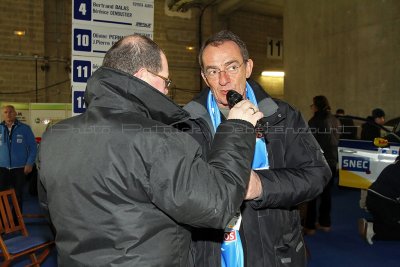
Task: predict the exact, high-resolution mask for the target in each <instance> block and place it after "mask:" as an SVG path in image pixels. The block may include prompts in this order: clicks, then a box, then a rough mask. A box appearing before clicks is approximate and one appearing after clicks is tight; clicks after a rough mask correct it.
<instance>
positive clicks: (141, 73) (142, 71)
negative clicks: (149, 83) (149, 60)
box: [133, 68, 147, 80]
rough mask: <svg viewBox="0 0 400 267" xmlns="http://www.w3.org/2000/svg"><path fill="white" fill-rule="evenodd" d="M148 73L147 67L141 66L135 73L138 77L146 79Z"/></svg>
mask: <svg viewBox="0 0 400 267" xmlns="http://www.w3.org/2000/svg"><path fill="white" fill-rule="evenodd" d="M146 75H147V70H146V69H145V68H140V69H139V70H138V71H137V72H136V73H134V74H133V76H135V77H136V78H139V79H141V80H144V77H145V76H146Z"/></svg>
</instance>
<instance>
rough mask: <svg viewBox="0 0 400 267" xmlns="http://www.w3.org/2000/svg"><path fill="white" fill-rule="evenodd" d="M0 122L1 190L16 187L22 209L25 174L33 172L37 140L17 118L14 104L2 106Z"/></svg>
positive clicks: (28, 128) (29, 129)
mask: <svg viewBox="0 0 400 267" xmlns="http://www.w3.org/2000/svg"><path fill="white" fill-rule="evenodd" d="M2 117H3V121H2V122H1V123H0V191H3V190H6V189H9V188H14V189H15V193H16V195H17V199H18V204H19V206H20V209H21V211H22V194H23V189H24V184H25V176H26V175H28V174H29V173H30V172H32V168H33V164H34V162H35V159H36V151H37V146H36V141H35V136H34V135H33V132H32V130H31V127H29V126H28V125H26V124H25V123H22V122H20V121H19V120H17V112H16V111H15V108H14V106H11V105H8V106H4V107H3V108H2Z"/></svg>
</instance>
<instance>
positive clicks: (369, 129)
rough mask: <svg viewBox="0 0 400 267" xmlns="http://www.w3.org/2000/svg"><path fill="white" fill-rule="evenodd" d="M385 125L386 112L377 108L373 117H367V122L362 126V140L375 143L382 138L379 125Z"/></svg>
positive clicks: (373, 112) (373, 111)
mask: <svg viewBox="0 0 400 267" xmlns="http://www.w3.org/2000/svg"><path fill="white" fill-rule="evenodd" d="M384 123H385V112H384V111H383V110H382V109H380V108H376V109H374V110H372V114H371V116H368V117H367V122H365V123H364V124H363V125H362V126H361V139H362V140H371V141H373V140H374V139H375V138H376V137H381V128H380V127H379V125H383V124H384Z"/></svg>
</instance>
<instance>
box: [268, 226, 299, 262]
mask: <svg viewBox="0 0 400 267" xmlns="http://www.w3.org/2000/svg"><path fill="white" fill-rule="evenodd" d="M282 241H283V243H282V245H277V246H275V260H276V262H275V264H276V266H277V267H278V266H286V267H287V266H296V267H297V266H306V251H305V244H304V240H303V237H302V235H301V233H300V231H295V232H294V233H288V234H285V235H283V237H282Z"/></svg>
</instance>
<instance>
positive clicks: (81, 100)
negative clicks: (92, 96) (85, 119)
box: [73, 91, 86, 113]
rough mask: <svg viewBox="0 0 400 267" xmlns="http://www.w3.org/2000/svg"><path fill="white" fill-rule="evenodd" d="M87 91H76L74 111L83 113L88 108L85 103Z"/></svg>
mask: <svg viewBox="0 0 400 267" xmlns="http://www.w3.org/2000/svg"><path fill="white" fill-rule="evenodd" d="M84 94H85V92H84V91H74V99H73V101H74V107H73V108H74V113H83V112H85V110H86V103H85V97H84Z"/></svg>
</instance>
